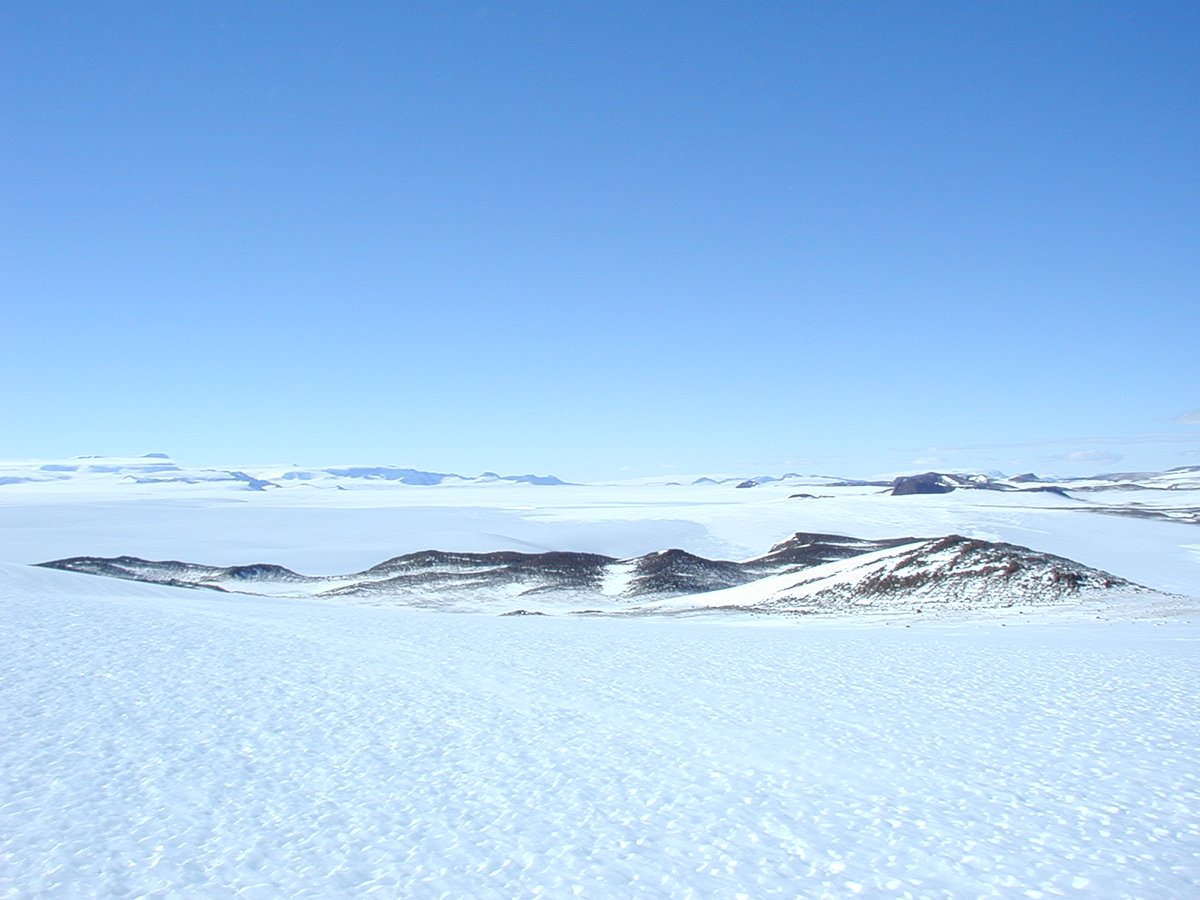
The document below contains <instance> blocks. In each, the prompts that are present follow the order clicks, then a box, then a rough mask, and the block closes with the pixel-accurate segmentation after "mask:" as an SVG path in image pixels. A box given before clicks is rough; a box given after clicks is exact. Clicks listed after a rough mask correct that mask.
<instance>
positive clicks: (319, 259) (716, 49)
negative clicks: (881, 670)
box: [0, 0, 1200, 479]
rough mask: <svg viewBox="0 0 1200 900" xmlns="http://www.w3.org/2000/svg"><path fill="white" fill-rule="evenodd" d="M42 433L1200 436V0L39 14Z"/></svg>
mask: <svg viewBox="0 0 1200 900" xmlns="http://www.w3.org/2000/svg"><path fill="white" fill-rule="evenodd" d="M0 84H2V85H3V88H2V89H0V302H2V304H3V318H2V319H0V457H3V458H17V457H31V456H51V457H57V456H71V455H77V454H93V453H95V454H113V455H120V454H133V453H144V452H149V451H165V452H168V453H170V454H171V455H172V456H174V457H175V458H177V459H179V460H180V461H184V462H188V463H192V464H197V465H202V464H222V465H229V464H238V463H240V464H253V463H271V462H295V463H300V464H305V465H315V464H332V463H350V462H356V463H364V464H365V463H371V464H380V465H381V464H395V465H410V466H414V467H417V468H426V469H437V470H440V471H457V472H462V473H464V474H476V473H478V472H480V471H482V470H484V469H493V470H497V471H504V472H517V471H520V472H525V471H537V472H553V473H554V474H557V475H559V476H560V477H565V478H571V479H591V478H607V477H617V476H620V475H622V474H627V475H653V474H659V473H661V472H664V471H671V470H673V469H674V470H678V471H680V472H689V473H692V472H703V471H723V472H724V471H732V472H743V471H744V472H747V473H760V472H762V473H765V472H771V473H778V472H780V471H787V470H797V471H801V472H810V471H811V472H823V473H834V474H846V475H865V474H872V473H878V472H884V471H898V470H906V469H913V468H934V467H945V468H950V467H974V468H998V469H1002V470H1005V471H1010V472H1012V471H1017V470H1020V471H1025V470H1030V469H1032V470H1035V471H1040V472H1046V473H1059V474H1088V473H1092V472H1096V471H1111V470H1114V469H1117V470H1119V469H1128V468H1139V467H1141V468H1145V467H1150V468H1164V467H1167V466H1178V465H1189V464H1200V4H1197V3H1195V2H1178V3H1155V2H1144V0H1140V2H1134V3H1091V2H1086V3H1085V2H1054V3H1044V2H1014V3H963V2H948V3H928V2H916V3H892V2H882V3H864V2H846V3H843V2H836V3H808V2H795V3H784V2H756V3H747V4H741V3H727V2H722V3H715V2H703V0H688V2H653V3H642V2H628V3H622V2H587V3H584V2H570V0H566V2H564V0H554V2H549V0H547V2H540V3H528V2H474V3H466V2H462V3H459V2H450V0H445V2H429V3H423V2H386V3H385V2H353V3H334V2H328V3H313V2H260V3H244V2H220V0H205V2H195V3H188V2H173V3H159V2H117V0H113V2H104V3H88V2H70V3H61V2H51V0H13V2H7V3H4V4H2V5H0Z"/></svg>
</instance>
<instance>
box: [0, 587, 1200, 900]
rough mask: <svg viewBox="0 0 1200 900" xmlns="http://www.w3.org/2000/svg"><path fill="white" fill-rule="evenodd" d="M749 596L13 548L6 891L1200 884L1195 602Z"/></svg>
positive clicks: (1063, 890)
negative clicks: (361, 602)
mask: <svg viewBox="0 0 1200 900" xmlns="http://www.w3.org/2000/svg"><path fill="white" fill-rule="evenodd" d="M732 621H735V620H727V622H726V624H712V623H709V624H699V623H695V622H686V621H680V620H651V619H638V620H618V619H588V618H583V619H581V618H543V617H523V618H501V617H494V616H444V615H428V614H418V613H412V612H409V611H406V610H397V609H379V608H374V607H362V606H357V607H356V606H341V605H333V604H316V603H311V602H306V601H295V600H270V599H264V598H255V597H245V596H232V595H226V594H222V593H217V592H207V591H206V592H196V591H182V590H179V589H175V588H169V587H162V586H158V585H145V584H136V583H132V582H128V581H115V580H107V579H97V578H89V577H86V576H83V575H78V574H72V573H66V572H57V571H51V570H46V569H37V568H28V567H19V566H0V655H2V658H3V660H4V666H3V671H2V678H0V734H3V736H4V739H3V741H0V766H2V767H3V771H4V773H5V777H4V779H3V781H2V782H0V896H9V897H35V896H53V897H116V896H140V895H152V896H205V897H233V896H238V897H246V898H254V897H262V898H268V897H269V898H274V897H284V896H287V897H335V896H338V897H346V896H349V897H354V896H368V895H369V896H387V897H442V896H446V897H468V896H476V897H485V896H486V897H533V896H545V897H572V896H582V897H654V898H659V897H666V898H672V897H680V898H682V897H730V898H732V897H753V898H758V897H797V896H802V897H823V896H824V897H846V896H854V895H856V894H862V895H863V896H887V897H922V898H925V897H967V896H970V897H977V896H995V897H1010V896H1017V897H1040V896H1047V897H1049V896H1077V897H1081V898H1082V897H1127V896H1130V897H1147V898H1191V897H1195V896H1197V892H1198V891H1200V815H1198V813H1200V774H1198V772H1197V769H1196V766H1195V760H1196V758H1197V754H1198V752H1200V705H1197V703H1196V702H1195V698H1196V696H1198V695H1200V654H1198V653H1197V650H1198V649H1200V647H1198V645H1197V632H1196V630H1195V627H1194V626H1192V625H1189V624H1187V623H1186V622H1184V621H1182V620H1176V621H1174V622H1170V621H1165V622H1163V621H1160V622H1158V623H1152V622H1140V623H1092V624H1086V623H1078V622H1077V623H1075V624H1073V625H1072V626H1071V627H1070V628H1066V627H1062V626H1058V625H1054V624H1040V625H1037V626H1025V627H1018V626H1017V620H1016V619H1015V618H1010V619H1007V620H1006V621H1008V622H1009V626H1008V627H1001V626H1000V625H999V624H996V623H993V624H990V625H988V624H974V625H968V624H959V625H958V626H956V627H948V626H928V625H926V626H917V625H914V626H913V627H911V628H905V627H902V626H898V625H897V626H879V625H875V626H863V625H857V626H850V625H839V626H832V625H817V626H814V625H812V624H808V625H805V626H797V625H792V626H779V625H773V626H771V627H738V626H737V625H735V624H731V622H732ZM737 621H741V620H737ZM772 621H777V620H772ZM805 621H809V620H805ZM1027 621H1028V620H1027Z"/></svg>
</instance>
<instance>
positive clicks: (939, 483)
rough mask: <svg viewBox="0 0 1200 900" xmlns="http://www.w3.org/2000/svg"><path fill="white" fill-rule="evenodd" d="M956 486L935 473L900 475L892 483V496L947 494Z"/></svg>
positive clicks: (943, 476)
mask: <svg viewBox="0 0 1200 900" xmlns="http://www.w3.org/2000/svg"><path fill="white" fill-rule="evenodd" d="M956 487H958V485H956V484H954V483H953V482H951V481H949V480H948V479H947V478H946V476H945V475H940V474H938V473H937V472H926V473H924V474H923V475H902V476H900V477H899V478H897V479H896V480H895V481H893V482H892V495H893V496H895V497H901V496H904V495H906V494H948V493H950V492H951V491H952V490H954V489H955V488H956Z"/></svg>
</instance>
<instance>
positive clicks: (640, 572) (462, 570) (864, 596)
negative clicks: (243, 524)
mask: <svg viewBox="0 0 1200 900" xmlns="http://www.w3.org/2000/svg"><path fill="white" fill-rule="evenodd" d="M856 560H857V561H858V562H856ZM843 562H848V563H849V564H850V568H849V569H847V568H846V567H845V566H836V567H833V566H830V565H829V564H832V563H843ZM41 565H43V566H46V567H48V568H56V569H64V570H68V571H72V572H82V573H87V574H92V575H103V576H107V577H115V578H124V579H130V580H134V581H144V582H151V583H157V584H166V585H172V586H182V587H196V588H211V589H216V590H223V591H232V592H238V593H246V594H256V593H262V592H263V591H264V590H265V586H266V585H282V586H294V587H295V588H296V590H297V591H298V593H292V592H291V591H289V595H291V596H315V597H325V598H345V599H355V600H358V601H363V602H372V603H376V602H380V603H394V604H400V605H407V606H421V607H433V608H461V607H463V606H464V605H466V606H467V607H468V608H479V607H480V606H481V605H482V606H484V607H487V608H494V607H495V605H496V604H499V603H504V604H506V606H505V607H504V608H505V609H512V606H511V605H510V604H511V603H512V601H513V600H515V599H517V598H522V602H530V603H532V602H535V601H536V602H537V603H538V604H540V605H542V606H545V605H546V604H549V605H550V607H553V608H561V607H562V606H563V605H564V604H565V605H566V606H568V607H576V608H579V609H583V608H589V607H590V606H594V605H595V604H596V603H601V604H603V603H609V604H611V603H614V602H615V603H619V604H621V606H622V608H627V609H630V608H635V607H637V606H638V605H639V604H649V605H648V606H647V607H646V611H648V612H653V611H654V609H653V607H654V605H655V604H656V603H659V602H660V601H666V600H670V599H671V598H675V597H681V596H701V595H704V594H708V593H710V592H712V591H718V590H722V589H725V588H736V587H738V586H741V585H748V584H750V583H752V582H756V581H758V580H760V579H765V578H771V577H774V576H794V580H792V581H787V582H784V584H782V585H780V584H778V582H767V583H765V584H766V587H765V588H764V592H763V593H761V594H759V593H755V592H752V595H750V596H749V599H747V600H746V601H745V604H744V605H743V606H741V607H739V608H747V609H761V610H763V611H790V612H804V611H829V610H838V609H850V608H853V607H857V606H862V605H864V604H865V605H871V604H873V603H875V602H876V601H879V602H883V603H885V604H890V605H899V606H903V605H904V604H906V603H908V602H909V600H911V599H914V598H915V599H916V600H918V601H919V600H921V598H925V599H926V600H929V599H931V598H932V599H933V600H934V601H935V602H938V603H940V604H942V605H947V604H957V605H967V606H970V605H975V606H993V607H994V606H1008V605H1013V604H1018V603H1045V602H1061V601H1063V600H1064V599H1066V598H1068V597H1070V596H1072V595H1074V594H1077V593H1079V592H1081V591H1092V590H1107V589H1110V588H1128V589H1136V588H1137V586H1136V585H1132V584H1131V583H1130V582H1127V581H1125V580H1124V579H1121V578H1117V577H1115V576H1113V575H1110V574H1108V573H1106V572H1101V571H1099V570H1096V569H1091V568H1089V567H1087V566H1083V565H1080V564H1078V563H1075V562H1072V561H1071V560H1068V559H1064V558H1062V557H1057V556H1053V555H1050V554H1045V553H1040V552H1038V551H1035V550H1030V549H1029V548H1026V547H1019V546H1017V545H1014V544H1006V543H1000V542H989V541H982V540H977V539H972V538H966V537H962V536H960V535H950V536H947V537H944V538H932V539H920V538H911V537H901V538H887V539H883V540H864V539H862V538H854V537H847V536H843V535H830V534H811V533H805V532H801V533H798V534H795V535H793V536H792V537H790V538H788V539H787V540H785V541H781V542H780V543H778V544H776V545H775V546H774V547H772V548H771V550H770V551H768V552H767V553H766V554H764V555H763V556H760V557H757V558H755V559H751V560H747V561H744V562H733V561H730V560H713V559H706V558H704V557H701V556H697V555H695V554H692V553H688V552H686V551H684V550H680V549H672V550H664V551H659V552H656V553H650V554H647V555H645V556H640V557H636V558H632V559H625V560H618V559H615V558H613V557H609V556H602V555H599V554H593V553H575V552H563V551H551V552H546V553H523V552H517V551H497V552H493V553H453V552H446V551H440V550H425V551H420V552H418V553H409V554H405V555H403V556H397V557H394V558H392V559H389V560H387V561H385V562H382V563H380V564H378V565H376V566H372V567H371V568H369V569H366V570H364V571H362V572H358V573H354V574H350V575H336V576H333V575H331V576H306V575H300V574H298V573H296V572H294V571H292V570H290V569H287V568H284V567H282V566H277V565H272V564H269V563H257V564H253V565H244V566H225V567H218V566H205V565H198V564H195V563H186V562H179V561H177V560H166V561H151V560H144V559H139V558H137V557H133V556H120V557H112V558H101V557H73V558H70V559H62V560H55V561H52V562H47V563H42V564H41ZM847 572H849V573H850V574H849V575H848V574H847ZM274 593H275V594H276V595H278V594H279V591H278V590H275V591H274Z"/></svg>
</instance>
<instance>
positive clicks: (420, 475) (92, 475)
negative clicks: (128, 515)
mask: <svg viewBox="0 0 1200 900" xmlns="http://www.w3.org/2000/svg"><path fill="white" fill-rule="evenodd" d="M247 468H248V469H250V471H244V470H242V469H221V468H203V467H190V468H185V467H183V466H180V465H178V464H177V463H175V462H174V461H173V460H172V459H171V458H170V457H169V456H167V455H166V454H165V453H148V454H146V455H145V456H138V457H127V458H112V457H96V456H80V457H75V458H74V459H69V460H56V461H53V462H44V461H32V462H29V461H22V462H15V463H14V462H0V485H5V484H20V483H54V482H71V483H74V484H78V485H82V484H86V483H88V482H92V483H99V484H113V483H122V484H135V485H155V484H214V483H220V482H227V483H229V484H230V485H231V486H235V487H238V488H240V489H242V490H251V491H265V490H269V489H272V488H280V487H285V486H295V485H307V486H308V487H315V488H332V489H337V488H345V487H347V486H351V485H363V484H370V483H376V484H378V483H386V482H391V483H394V484H407V485H423V486H428V485H439V484H448V483H453V484H486V483H489V482H508V483H512V484H533V485H561V484H566V482H564V481H562V480H561V479H559V478H556V477H554V476H553V475H497V474H496V473H495V472H484V473H483V474H482V475H476V476H473V477H471V476H465V475H456V474H454V473H450V472H424V471H421V470H420V469H407V468H401V467H399V466H334V467H329V468H302V467H294V468H287V467H272V468H266V467H247Z"/></svg>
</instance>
